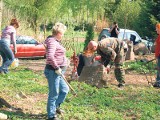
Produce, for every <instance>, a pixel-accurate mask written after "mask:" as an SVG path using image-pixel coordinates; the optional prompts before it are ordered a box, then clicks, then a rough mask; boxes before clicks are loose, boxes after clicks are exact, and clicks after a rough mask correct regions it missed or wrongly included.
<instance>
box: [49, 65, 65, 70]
mask: <svg viewBox="0 0 160 120" xmlns="http://www.w3.org/2000/svg"><path fill="white" fill-rule="evenodd" d="M60 68H61V69H64V68H65V66H60ZM46 69H49V70H55V68H53V67H52V65H49V64H46Z"/></svg>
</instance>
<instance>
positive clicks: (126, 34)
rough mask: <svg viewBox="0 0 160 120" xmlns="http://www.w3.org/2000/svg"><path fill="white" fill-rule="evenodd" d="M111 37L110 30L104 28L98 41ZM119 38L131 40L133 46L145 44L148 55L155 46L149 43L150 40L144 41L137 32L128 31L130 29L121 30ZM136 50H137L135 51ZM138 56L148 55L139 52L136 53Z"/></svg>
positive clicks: (141, 51) (144, 52)
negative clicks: (140, 54)
mask: <svg viewBox="0 0 160 120" xmlns="http://www.w3.org/2000/svg"><path fill="white" fill-rule="evenodd" d="M107 37H110V33H109V28H104V29H103V30H102V31H101V32H100V34H99V36H98V41H100V40H102V39H104V38H107ZM118 38H119V39H121V40H126V39H127V40H131V41H133V45H134V46H138V45H139V44H138V43H143V44H144V47H145V48H146V49H147V51H148V53H150V52H151V48H152V46H153V42H151V41H148V40H144V39H142V38H141V37H140V36H139V34H138V33H137V32H136V31H133V30H128V29H120V33H119V34H118ZM134 50H135V49H134ZM136 53H137V54H139V53H142V54H146V53H147V52H146V51H143V50H139V52H136Z"/></svg>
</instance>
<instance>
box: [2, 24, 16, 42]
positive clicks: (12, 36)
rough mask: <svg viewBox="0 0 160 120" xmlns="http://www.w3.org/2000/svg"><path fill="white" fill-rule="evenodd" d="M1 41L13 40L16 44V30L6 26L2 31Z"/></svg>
mask: <svg viewBox="0 0 160 120" xmlns="http://www.w3.org/2000/svg"><path fill="white" fill-rule="evenodd" d="M1 39H8V40H11V41H12V42H13V43H15V42H16V29H15V28H14V27H13V26H11V25H10V26H6V27H5V29H4V30H3V31H2V36H1Z"/></svg>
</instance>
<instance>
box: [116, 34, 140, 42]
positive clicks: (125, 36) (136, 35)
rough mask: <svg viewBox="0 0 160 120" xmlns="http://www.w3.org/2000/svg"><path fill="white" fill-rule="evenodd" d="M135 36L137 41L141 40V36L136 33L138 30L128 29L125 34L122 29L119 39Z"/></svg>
mask: <svg viewBox="0 0 160 120" xmlns="http://www.w3.org/2000/svg"><path fill="white" fill-rule="evenodd" d="M133 36H134V37H135V41H136V42H138V41H139V40H141V38H140V36H139V35H138V34H137V33H136V32H128V31H125V34H124V31H121V32H120V33H119V34H118V38H119V39H121V40H122V39H128V40H130V39H132V38H133Z"/></svg>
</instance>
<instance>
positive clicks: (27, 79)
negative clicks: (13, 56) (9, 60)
mask: <svg viewBox="0 0 160 120" xmlns="http://www.w3.org/2000/svg"><path fill="white" fill-rule="evenodd" d="M0 83H1V84H0V94H1V95H3V96H2V97H3V98H9V99H7V101H9V102H10V101H17V100H19V101H21V102H24V103H25V102H26V101H25V99H17V98H16V97H15V94H16V93H17V92H20V91H22V92H24V93H25V94H26V95H28V96H34V95H35V94H39V95H46V96H47V92H48V89H47V82H46V79H45V78H44V75H43V72H33V71H32V70H29V69H26V68H23V67H19V68H16V69H11V71H10V74H8V75H0ZM71 85H72V87H73V88H74V89H75V91H76V92H77V96H76V97H73V95H72V92H70V93H69V94H68V96H67V98H66V100H65V102H64V104H62V109H64V110H65V111H66V113H65V115H64V116H63V119H64V120H124V119H126V120H133V119H136V120H159V118H160V100H159V98H160V91H159V89H155V88H152V87H145V86H140V87H136V86H132V85H128V86H126V87H125V89H123V90H120V89H118V88H117V87H116V86H113V85H110V86H109V88H101V89H97V88H96V87H92V86H90V85H87V84H85V83H79V82H78V81H76V80H75V81H73V82H71ZM37 97H38V96H37ZM19 107H21V106H19ZM38 107H40V108H42V109H43V110H42V112H41V114H45V116H46V112H45V110H46V99H45V98H41V99H40V101H38V103H36V104H35V106H34V109H35V110H36V108H38ZM0 112H2V113H5V114H7V115H8V116H9V117H10V119H12V120H23V119H25V120H31V119H33V120H35V119H37V120H38V119H40V115H39V116H38V115H37V116H33V114H34V113H32V110H29V112H28V113H20V112H19V113H18V112H14V111H7V110H3V109H0ZM60 117H61V118H62V116H60Z"/></svg>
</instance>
